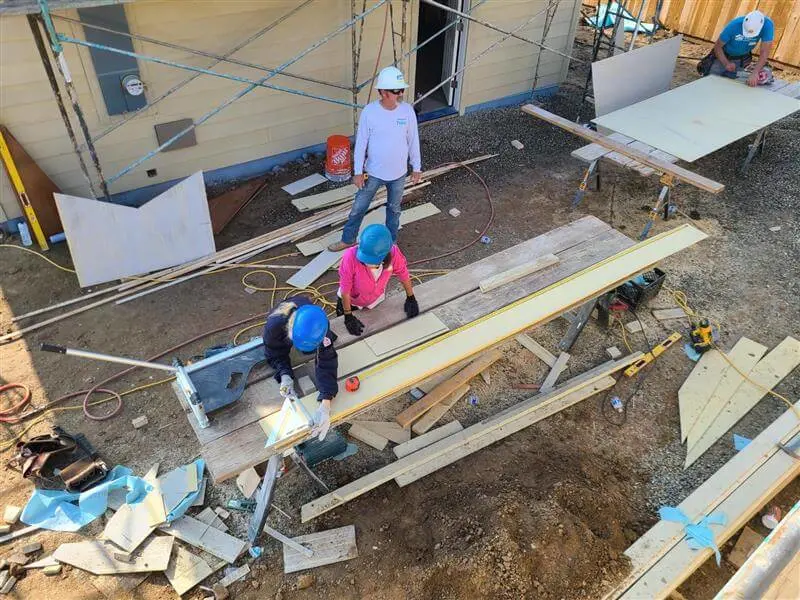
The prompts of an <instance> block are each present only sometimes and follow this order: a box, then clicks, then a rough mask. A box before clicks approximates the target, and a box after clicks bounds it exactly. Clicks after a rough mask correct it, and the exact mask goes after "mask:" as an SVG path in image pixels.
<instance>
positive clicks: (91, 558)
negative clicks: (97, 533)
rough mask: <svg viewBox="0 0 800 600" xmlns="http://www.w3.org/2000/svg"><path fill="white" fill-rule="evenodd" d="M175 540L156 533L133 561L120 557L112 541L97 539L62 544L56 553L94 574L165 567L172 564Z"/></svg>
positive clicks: (58, 556) (58, 559)
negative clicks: (123, 559) (122, 559)
mask: <svg viewBox="0 0 800 600" xmlns="http://www.w3.org/2000/svg"><path fill="white" fill-rule="evenodd" d="M174 542H175V540H173V539H172V538H171V537H167V536H153V537H151V538H150V539H148V540H147V541H145V542H144V543H143V544H142V546H141V547H140V548H139V549H138V550H137V551H136V552H135V553H134V555H133V556H132V557H131V562H126V561H121V560H117V559H116V558H114V553H116V552H119V549H118V548H117V547H116V546H114V544H112V543H111V542H107V541H97V540H90V541H86V542H75V543H70V544H61V545H60V546H59V547H58V548H57V549H56V551H55V552H54V553H53V557H54V558H55V559H56V560H57V561H58V562H60V563H66V564H68V565H72V566H73V567H76V568H78V569H82V570H84V571H89V572H90V573H93V574H95V575H117V574H120V573H142V572H146V571H163V570H165V569H166V568H167V565H168V564H169V557H170V554H171V553H172V545H173V543H174Z"/></svg>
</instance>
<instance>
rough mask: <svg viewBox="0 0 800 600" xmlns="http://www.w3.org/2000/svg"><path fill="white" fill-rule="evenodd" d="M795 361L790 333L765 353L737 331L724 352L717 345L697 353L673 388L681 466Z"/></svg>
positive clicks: (796, 347) (798, 347) (798, 348)
mask: <svg viewBox="0 0 800 600" xmlns="http://www.w3.org/2000/svg"><path fill="white" fill-rule="evenodd" d="M798 365H800V342H798V341H797V340H796V339H794V338H793V337H787V338H786V339H784V340H783V341H782V342H781V343H780V344H778V345H777V346H776V347H775V348H774V349H773V350H772V351H771V352H769V353H767V348H766V346H762V345H761V344H759V343H757V342H754V341H752V340H749V339H747V338H744V337H743V338H741V339H739V341H738V342H736V344H735V345H734V347H733V349H732V350H731V351H730V353H729V354H728V355H727V356H724V355H723V354H722V352H720V351H719V350H717V349H712V350H709V351H708V352H706V353H705V354H703V356H702V357H701V358H700V360H699V361H698V363H697V365H696V366H695V368H694V369H693V370H692V372H691V373H690V374H689V377H687V378H686V381H685V382H684V383H683V385H682V386H681V388H680V390H679V391H678V404H679V409H680V421H681V439H682V440H685V441H686V443H687V451H686V464H685V467H687V468H688V467H689V466H690V465H692V464H693V463H694V462H695V461H696V460H697V459H698V458H700V457H701V456H702V455H703V454H704V453H705V452H706V451H707V450H708V449H709V448H711V446H713V445H714V443H715V442H716V441H717V440H718V439H719V438H720V437H721V436H722V435H723V434H725V432H727V431H728V430H730V429H731V428H732V427H733V426H734V425H736V423H737V422H738V421H739V420H740V419H741V418H742V417H744V416H745V415H746V414H747V413H748V412H749V411H750V410H751V409H752V408H753V407H754V406H755V405H756V404H758V402H759V401H760V400H761V399H762V398H764V396H766V395H767V394H768V390H771V389H772V388H773V387H775V386H776V385H778V384H779V383H780V382H781V380H782V379H783V378H784V377H786V376H787V375H788V374H789V373H791V372H792V371H793V370H794V369H795V368H796V367H797V366H798ZM745 375H746V377H745Z"/></svg>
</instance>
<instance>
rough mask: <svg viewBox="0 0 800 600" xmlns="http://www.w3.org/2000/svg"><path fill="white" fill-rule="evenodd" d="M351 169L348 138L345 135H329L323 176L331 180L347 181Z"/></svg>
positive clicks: (351, 162) (351, 161) (351, 159)
mask: <svg viewBox="0 0 800 600" xmlns="http://www.w3.org/2000/svg"><path fill="white" fill-rule="evenodd" d="M352 170H353V158H352V155H351V154H350V139H349V138H348V137H347V136H345V135H332V136H330V137H329V138H328V144H327V149H326V155H325V177H327V178H328V179H329V180H331V181H347V180H348V179H350V174H351V173H352Z"/></svg>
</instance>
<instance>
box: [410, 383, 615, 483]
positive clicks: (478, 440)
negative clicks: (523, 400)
mask: <svg viewBox="0 0 800 600" xmlns="http://www.w3.org/2000/svg"><path fill="white" fill-rule="evenodd" d="M616 383H617V380H616V379H614V378H613V377H611V376H610V375H609V376H606V377H604V378H602V379H600V380H598V381H596V382H594V383H592V384H589V385H586V386H583V387H581V388H579V389H577V390H575V391H574V392H572V393H569V394H567V395H566V396H564V397H563V398H561V399H560V400H558V401H556V402H553V403H552V404H548V405H545V406H544V407H542V408H541V409H538V410H533V411H532V412H530V413H526V414H525V415H524V416H522V417H520V418H519V419H517V420H516V421H514V422H512V423H510V424H509V425H507V426H505V427H501V428H499V429H493V430H491V431H490V432H489V433H487V434H486V435H483V436H477V437H475V438H473V439H471V440H470V441H469V442H466V443H465V444H463V445H462V446H457V447H455V448H453V449H452V450H450V451H449V452H446V453H444V454H442V455H440V456H438V457H437V458H435V459H433V460H430V461H427V462H425V463H422V464H421V465H419V466H417V467H414V468H413V469H410V470H409V471H406V472H405V473H403V474H402V475H400V476H398V477H396V478H395V481H396V482H397V485H399V486H400V487H404V486H406V485H408V484H410V483H413V482H414V481H417V480H418V479H422V478H423V477H425V476H426V475H430V474H431V473H434V472H436V471H438V470H439V469H441V468H443V467H446V466H447V465H451V464H453V463H454V462H456V461H458V460H461V459H462V458H464V457H465V456H469V455H470V454H472V453H473V452H477V451H478V450H480V449H481V448H485V447H486V446H489V445H491V444H493V443H495V442H496V441H498V440H501V439H503V438H505V437H508V436H509V435H511V434H513V433H516V432H518V431H520V430H522V429H524V428H526V427H529V426H530V425H533V424H534V423H537V422H539V421H541V420H542V419H545V418H547V417H549V416H551V415H554V414H555V413H557V412H560V411H562V410H564V409H566V408H569V407H570V406H572V405H574V404H577V403H578V402H580V401H582V400H585V399H586V398H589V397H591V396H594V395H595V394H597V393H599V392H602V391H603V390H607V389H609V388H611V387H614V385H615V384H616ZM533 400H534V399H531V400H529V401H528V402H531V401H533Z"/></svg>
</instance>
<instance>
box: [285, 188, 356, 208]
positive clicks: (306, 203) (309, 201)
mask: <svg viewBox="0 0 800 600" xmlns="http://www.w3.org/2000/svg"><path fill="white" fill-rule="evenodd" d="M357 191H358V188H357V187H356V186H355V185H354V184H352V183H349V184H347V185H344V186H342V187H338V188H335V189H332V190H328V191H325V192H320V193H319V194H313V195H310V196H303V197H302V198H294V199H292V205H293V206H294V207H295V208H296V209H297V210H299V211H300V212H308V211H310V210H317V209H318V208H324V207H326V206H332V205H334V204H339V203H341V202H345V201H347V200H349V199H351V198H352V197H353V196H355V194H356V192H357Z"/></svg>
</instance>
